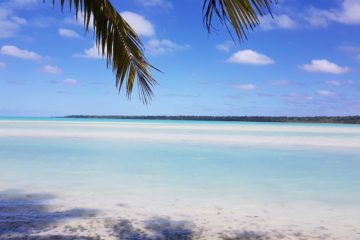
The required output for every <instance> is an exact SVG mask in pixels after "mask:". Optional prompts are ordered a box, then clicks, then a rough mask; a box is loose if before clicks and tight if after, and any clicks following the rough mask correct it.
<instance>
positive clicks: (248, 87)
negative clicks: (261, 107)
mask: <svg viewBox="0 0 360 240" xmlns="http://www.w3.org/2000/svg"><path fill="white" fill-rule="evenodd" d="M233 88H234V89H238V90H247V91H249V90H254V89H256V86H255V85H254V84H252V83H244V84H235V85H233Z"/></svg>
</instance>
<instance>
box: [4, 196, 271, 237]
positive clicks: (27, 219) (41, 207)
mask: <svg viewBox="0 0 360 240" xmlns="http://www.w3.org/2000/svg"><path fill="white" fill-rule="evenodd" d="M53 199H55V196H54V195H51V194H38V193H35V194H27V193H22V192H19V191H3V192H0V240H5V239H6V240H100V239H107V238H108V237H109V236H111V237H112V238H113V239H118V240H120V239H126V240H193V239H199V238H200V237H201V230H200V229H199V228H197V227H196V225H195V224H194V223H193V222H191V221H174V220H171V219H169V218H150V219H148V220H144V221H143V222H141V223H142V224H141V228H138V227H135V225H134V223H132V222H131V221H129V220H127V219H123V218H118V219H101V220H100V224H101V225H102V226H103V227H104V228H105V229H106V231H107V234H106V235H105V236H100V235H98V234H97V233H96V229H95V231H92V234H91V233H89V232H88V231H87V230H88V229H87V228H88V226H80V225H77V226H76V227H74V229H73V230H72V231H71V230H70V231H68V230H66V228H64V227H59V225H60V222H64V221H66V220H71V219H73V220H74V219H77V218H81V219H88V220H90V221H91V220H93V219H96V215H98V213H99V211H98V210H94V209H84V208H74V209H70V210H66V211H54V210H52V209H53V208H52V207H51V205H49V203H48V201H49V200H53ZM119 217H121V216H119ZM119 219H120V220H119ZM97 221H98V222H99V219H97ZM92 227H93V226H92ZM79 229H80V230H79ZM51 230H56V232H55V233H54V232H51ZM218 239H223V240H268V239H270V238H269V236H267V235H266V234H258V233H256V232H247V231H245V232H237V233H236V234H231V237H230V236H226V235H225V236H221V235H219V236H218Z"/></svg>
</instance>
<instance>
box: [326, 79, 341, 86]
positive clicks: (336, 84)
mask: <svg viewBox="0 0 360 240" xmlns="http://www.w3.org/2000/svg"><path fill="white" fill-rule="evenodd" d="M326 83H327V84H329V85H333V86H341V82H339V81H336V80H329V81H326Z"/></svg>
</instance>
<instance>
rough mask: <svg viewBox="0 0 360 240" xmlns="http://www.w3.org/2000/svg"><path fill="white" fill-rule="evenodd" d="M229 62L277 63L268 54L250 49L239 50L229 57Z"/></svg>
mask: <svg viewBox="0 0 360 240" xmlns="http://www.w3.org/2000/svg"><path fill="white" fill-rule="evenodd" d="M228 62H230V63H240V64H252V65H269V64H274V63H275V62H274V60H272V59H271V58H269V57H268V56H266V55H264V54H261V53H258V52H255V51H253V50H250V49H246V50H241V51H237V52H236V53H234V54H233V55H232V56H231V57H230V58H229V59H228Z"/></svg>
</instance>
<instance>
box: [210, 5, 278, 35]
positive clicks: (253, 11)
mask: <svg viewBox="0 0 360 240" xmlns="http://www.w3.org/2000/svg"><path fill="white" fill-rule="evenodd" d="M273 2H275V3H277V0H204V5H203V22H204V25H205V27H206V29H207V31H208V32H209V33H210V32H211V30H212V28H213V25H212V23H213V16H214V15H215V16H216V17H217V18H218V19H219V20H220V23H221V24H223V25H225V26H226V28H227V30H228V31H229V33H230V35H231V28H230V27H229V23H230V25H231V26H232V28H233V29H234V31H235V33H236V35H237V37H238V38H239V40H243V39H244V38H245V39H246V38H247V36H246V34H247V31H248V30H250V29H251V30H253V29H254V28H255V27H256V26H257V25H259V24H260V20H259V17H258V15H259V16H264V15H265V14H266V13H270V14H271V8H270V5H271V4H272V3H273ZM231 36H232V35H231Z"/></svg>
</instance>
